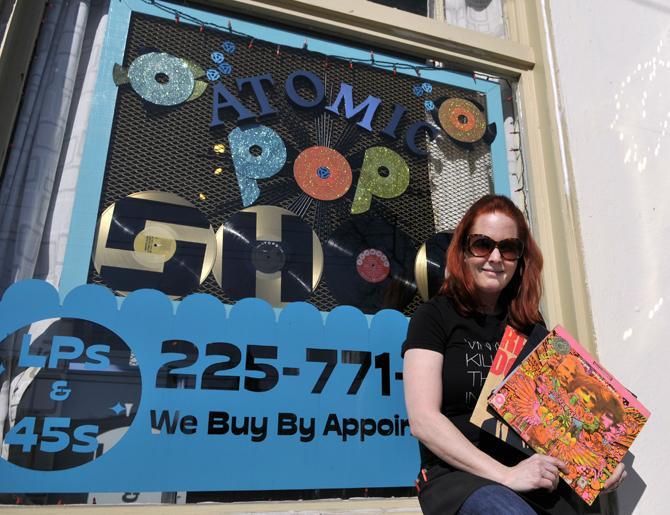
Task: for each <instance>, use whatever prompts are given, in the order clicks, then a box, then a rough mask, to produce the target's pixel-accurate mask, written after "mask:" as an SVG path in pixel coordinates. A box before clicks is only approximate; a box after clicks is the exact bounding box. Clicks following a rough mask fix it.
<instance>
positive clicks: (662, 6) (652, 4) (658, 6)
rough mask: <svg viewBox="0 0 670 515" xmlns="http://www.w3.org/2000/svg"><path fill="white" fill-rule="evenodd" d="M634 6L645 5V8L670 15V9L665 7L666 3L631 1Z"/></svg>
mask: <svg viewBox="0 0 670 515" xmlns="http://www.w3.org/2000/svg"><path fill="white" fill-rule="evenodd" d="M629 1H631V2H633V3H634V4H638V5H643V6H644V7H649V8H651V9H656V10H658V11H662V12H666V13H670V7H668V6H667V5H665V3H664V2H659V1H654V0H629Z"/></svg>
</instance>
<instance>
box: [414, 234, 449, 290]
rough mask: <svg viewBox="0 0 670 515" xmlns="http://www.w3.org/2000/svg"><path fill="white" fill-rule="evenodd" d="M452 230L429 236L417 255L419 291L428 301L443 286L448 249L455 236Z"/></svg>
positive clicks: (416, 272)
mask: <svg viewBox="0 0 670 515" xmlns="http://www.w3.org/2000/svg"><path fill="white" fill-rule="evenodd" d="M453 236H454V235H453V233H452V232H438V233H437V234H433V235H432V236H431V237H430V238H428V239H427V240H426V241H425V242H424V244H423V245H421V248H420V249H419V252H418V253H417V255H416V262H415V264H414V274H415V276H416V284H417V286H418V288H419V293H420V294H421V298H422V299H423V300H424V301H428V300H430V299H431V298H433V297H434V296H435V294H436V293H437V292H438V291H439V290H440V288H441V287H442V283H444V278H445V276H446V270H447V263H446V260H447V249H448V248H449V244H450V243H451V240H452V238H453Z"/></svg>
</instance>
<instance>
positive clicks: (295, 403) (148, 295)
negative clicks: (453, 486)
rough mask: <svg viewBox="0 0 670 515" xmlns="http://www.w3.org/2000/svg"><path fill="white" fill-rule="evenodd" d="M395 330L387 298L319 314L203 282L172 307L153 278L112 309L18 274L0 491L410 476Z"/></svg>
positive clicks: (0, 317) (8, 338)
mask: <svg viewBox="0 0 670 515" xmlns="http://www.w3.org/2000/svg"><path fill="white" fill-rule="evenodd" d="M54 319H56V320H54ZM406 329H407V319H406V317H404V316H403V315H402V314H401V313H399V312H397V311H392V310H384V311H381V312H379V313H377V314H376V315H375V316H374V317H366V316H365V315H364V314H362V313H361V312H360V311H359V310H357V309H355V308H352V307H340V308H336V309H334V310H333V311H332V312H330V313H328V315H327V316H325V319H324V316H322V314H321V313H320V312H319V311H317V310H316V309H315V308H314V307H312V306H311V305H309V304H306V303H294V304H291V305H289V306H288V307H286V308H285V309H283V310H282V311H281V312H278V311H277V310H275V309H273V308H272V307H271V306H270V305H269V304H267V303H266V302H265V301H262V300H259V299H245V300H242V301H240V302H238V303H237V304H236V305H234V306H232V307H230V306H225V305H224V304H222V303H221V302H220V301H219V300H217V299H216V298H214V297H211V296H209V295H203V294H195V295H191V296H189V297H187V298H185V299H184V300H183V301H181V303H179V305H178V306H176V308H175V304H174V303H173V302H172V301H171V300H170V299H169V298H168V297H167V296H165V295H164V294H162V293H160V292H158V291H155V290H139V291H136V292H133V293H131V294H130V295H129V296H128V297H127V298H126V299H125V300H124V301H123V303H122V304H121V305H120V307H119V306H118V303H117V298H115V297H114V295H113V293H112V292H111V291H109V290H107V289H106V288H103V287H101V286H94V285H85V286H80V287H78V288H76V289H74V290H73V291H71V292H70V293H69V294H68V295H67V296H66V297H65V299H64V300H63V302H62V303H61V302H60V299H59V296H58V293H57V292H56V290H54V289H53V287H52V286H50V285H49V284H47V283H45V282H41V281H37V280H31V281H24V282H21V283H17V284H15V285H13V286H12V287H11V288H10V289H8V290H7V292H6V293H5V295H4V297H3V299H2V302H0V338H2V340H1V342H0V359H1V363H0V371H2V372H1V374H2V375H0V379H1V380H2V381H3V382H4V381H10V382H11V384H12V385H13V386H17V387H18V388H17V389H16V390H14V389H13V390H12V392H13V393H12V394H11V395H10V413H9V415H8V416H9V419H10V423H9V430H8V431H7V432H6V433H5V434H4V442H3V443H4V444H5V446H6V447H5V448H6V449H7V450H8V452H7V453H5V454H4V455H3V458H4V459H2V460H0V477H2V481H1V482H0V490H1V491H4V492H17V491H21V492H31V491H41V492H43V491H59V492H82V491H156V490H162V491H169V490H200V491H202V490H248V489H268V490H279V489H308V488H326V487H327V488H354V487H355V488H359V487H363V486H367V487H382V486H404V485H408V484H411V481H412V478H413V476H414V474H415V471H416V470H417V467H418V456H417V452H416V451H417V446H416V442H415V440H414V439H413V438H412V437H411V436H410V434H409V426H408V422H407V417H406V414H405V410H404V406H403V396H402V373H401V371H402V363H401V359H400V346H401V344H402V341H403V339H404V335H405V333H406ZM47 470H48V472H47V473H45V471H47Z"/></svg>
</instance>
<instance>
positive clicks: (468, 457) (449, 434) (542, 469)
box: [403, 349, 565, 492]
mask: <svg viewBox="0 0 670 515" xmlns="http://www.w3.org/2000/svg"><path fill="white" fill-rule="evenodd" d="M404 358H405V360H404V368H403V382H404V384H405V404H406V406H407V414H408V416H409V424H410V430H411V432H412V435H414V436H415V437H416V438H418V439H419V440H420V441H421V442H422V443H423V444H424V445H425V446H426V447H428V448H429V449H430V450H431V451H432V452H433V453H434V454H435V455H436V456H438V457H440V458H441V459H442V460H444V461H445V462H447V463H449V464H450V465H451V466H453V467H455V468H457V469H460V470H464V471H466V472H470V473H472V474H475V475H477V476H481V477H484V478H486V479H490V480H493V481H496V482H498V483H501V484H503V485H505V486H507V487H509V488H511V489H512V490H516V491H519V492H523V491H528V490H534V489H536V488H546V489H548V490H553V489H555V488H556V485H557V484H558V470H559V468H561V469H564V467H565V464H564V463H563V462H562V461H560V460H558V459H556V458H553V457H551V456H543V455H540V454H535V455H534V456H532V457H531V458H528V459H526V460H524V461H522V462H521V463H519V464H518V465H516V466H514V467H507V466H505V465H503V464H502V463H500V462H498V461H497V460H495V459H494V458H492V457H491V456H489V455H488V454H486V453H484V452H482V451H480V450H479V449H478V448H477V447H475V445H473V444H472V442H470V441H469V440H468V439H467V438H466V437H465V436H464V435H463V433H461V432H460V431H459V430H458V428H456V426H455V425H454V424H453V423H452V422H451V421H450V420H449V419H448V418H447V417H445V416H444V415H443V414H442V413H441V412H440V406H441V404H442V362H443V359H444V358H443V356H442V354H440V353H439V352H435V351H432V350H427V349H409V350H408V351H407V352H406V353H405V357H404Z"/></svg>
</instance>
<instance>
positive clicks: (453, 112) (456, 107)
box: [438, 98, 486, 143]
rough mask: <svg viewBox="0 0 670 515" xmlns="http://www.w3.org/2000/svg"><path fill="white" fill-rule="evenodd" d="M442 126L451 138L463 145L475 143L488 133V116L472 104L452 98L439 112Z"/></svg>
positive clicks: (446, 101)
mask: <svg viewBox="0 0 670 515" xmlns="http://www.w3.org/2000/svg"><path fill="white" fill-rule="evenodd" d="M438 118H439V119H440V125H442V128H443V129H444V130H445V131H446V133H447V134H449V136H451V137H452V138H454V139H455V140H457V141H462V142H463V143H475V142H477V141H479V140H480V139H482V136H484V133H485V132H486V115H485V114H484V113H483V112H482V111H481V110H480V109H479V108H478V107H477V106H476V105H475V104H473V103H472V102H470V101H469V100H465V99H463V98H450V99H448V100H445V101H444V102H442V105H441V106H440V109H439V111H438Z"/></svg>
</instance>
